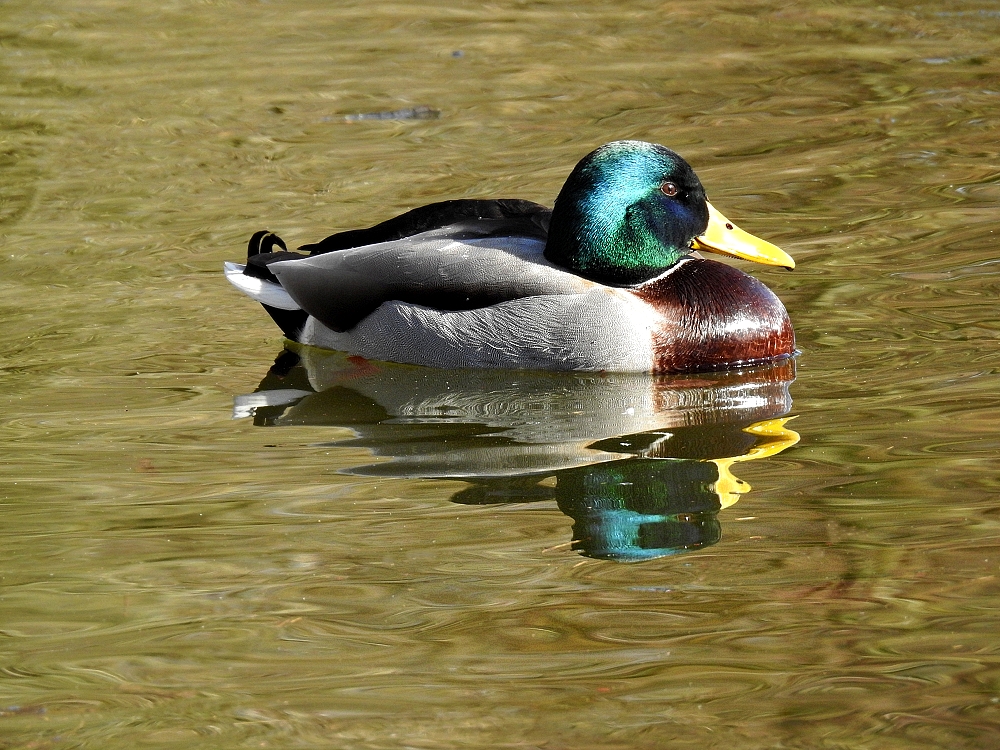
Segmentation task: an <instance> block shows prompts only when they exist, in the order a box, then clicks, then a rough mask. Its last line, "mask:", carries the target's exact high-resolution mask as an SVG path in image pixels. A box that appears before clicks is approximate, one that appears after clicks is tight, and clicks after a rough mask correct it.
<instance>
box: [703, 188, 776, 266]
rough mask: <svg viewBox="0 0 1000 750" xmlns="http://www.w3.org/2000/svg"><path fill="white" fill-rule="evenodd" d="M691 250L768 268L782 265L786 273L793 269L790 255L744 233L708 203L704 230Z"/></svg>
mask: <svg viewBox="0 0 1000 750" xmlns="http://www.w3.org/2000/svg"><path fill="white" fill-rule="evenodd" d="M691 247H692V248H694V249H695V250H705V251H706V252H710V253H719V254H720V255H728V256H730V257H732V258H742V259H743V260H752V261H754V262H756V263H766V264H767V265H769V266H784V267H785V268H787V269H789V270H791V269H793V268H795V261H794V260H792V256H791V255H789V254H788V253H786V252H785V251H784V250H782V249H781V248H780V247H778V246H776V245H772V244H771V243H770V242H765V241H764V240H762V239H760V238H759V237H754V236H753V235H752V234H750V233H749V232H744V231H743V230H742V229H740V228H739V227H738V226H736V225H735V224H733V222H731V221H730V220H729V219H727V218H726V217H725V216H723V215H722V214H721V213H719V211H718V209H716V207H715V206H713V205H712V204H711V203H709V204H708V229H706V230H705V233H704V234H702V235H699V236H698V237H695V238H694V242H692V243H691Z"/></svg>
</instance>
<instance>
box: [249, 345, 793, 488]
mask: <svg viewBox="0 0 1000 750" xmlns="http://www.w3.org/2000/svg"><path fill="white" fill-rule="evenodd" d="M300 354H301V356H302V364H303V365H304V367H305V368H306V371H307V373H308V378H309V385H310V387H311V388H312V389H313V390H315V391H317V392H322V391H325V390H327V389H330V388H333V387H335V386H342V387H344V388H348V389H350V390H351V391H353V392H355V393H357V394H362V395H364V396H366V397H367V398H368V399H370V400H371V401H373V402H375V403H377V404H379V405H380V406H381V407H382V408H383V409H385V411H386V412H387V413H388V415H389V419H388V420H384V421H381V422H380V423H379V429H388V428H389V426H390V425H393V424H396V425H400V429H405V428H403V427H402V425H407V424H413V425H420V424H423V425H434V424H440V425H459V424H467V425H470V426H479V425H482V426H485V427H487V428H488V430H487V431H486V432H485V433H484V432H483V431H481V430H475V431H474V432H473V431H470V433H469V436H468V437H463V438H461V439H458V440H453V441H452V443H451V444H435V445H429V444H428V445H427V446H426V449H425V450H423V451H421V450H420V449H419V446H417V445H412V444H411V445H410V446H409V449H408V450H406V451H399V453H400V454H405V455H397V456H395V457H394V459H393V461H392V463H391V470H388V467H387V466H385V465H384V464H383V470H384V471H385V473H389V474H393V475H395V476H406V475H409V476H453V477H462V476H503V475H517V474H526V473H535V472H546V471H554V470H558V469H565V468H571V467H574V466H582V465H586V464H590V463H595V462H601V461H608V460H612V459H618V458H622V456H623V455H642V454H643V453H644V452H645V451H643V450H642V447H641V446H640V447H636V446H630V445H627V444H626V442H627V441H625V442H622V444H621V451H620V452H608V446H607V445H605V446H604V450H595V449H592V448H590V447H589V446H591V445H592V444H594V443H596V442H597V441H601V440H606V439H608V438H615V437H619V436H628V435H635V434H637V433H651V432H658V433H661V436H660V437H659V441H660V442H662V441H665V440H669V439H670V430H671V429H676V428H678V427H686V426H695V425H711V424H733V423H742V424H750V423H752V422H755V421H760V420H764V419H772V418H774V417H778V416H781V415H784V414H786V413H787V412H788V411H789V409H790V408H791V397H790V396H789V393H788V386H789V383H790V382H791V379H792V377H793V373H794V369H793V366H792V365H791V364H790V363H786V364H784V365H782V366H781V367H780V368H777V369H775V368H772V369H770V370H764V371H757V372H748V373H726V374H718V375H711V374H708V375H698V376H687V377H677V378H669V379H668V378H663V377H655V376H650V375H643V374H609V375H599V374H572V373H544V372H511V371H498V370H451V371H446V370H433V369H428V368H421V367H410V366H405V365H392V364H381V363H379V364H377V365H376V364H374V363H362V364H360V365H359V364H356V363H352V361H351V360H349V359H348V358H347V357H345V356H344V355H342V354H336V353H330V352H324V351H319V350H316V349H310V348H303V349H302V351H301V352H300ZM269 394H273V395H269ZM307 395H309V394H308V392H306V391H302V390H286V391H262V392H259V393H255V394H248V395H247V396H239V397H237V401H236V410H235V414H236V415H237V416H247V415H248V414H249V413H250V411H251V410H252V409H253V407H255V406H264V405H276V404H281V403H289V404H290V406H289V408H288V409H286V411H285V412H284V413H283V414H282V416H281V417H280V418H279V419H278V420H277V424H315V423H316V421H315V420H314V419H311V418H310V415H309V413H308V411H309V407H310V404H309V399H308V398H303V397H304V396H307ZM299 399H302V400H301V401H299ZM296 401H298V403H294V402H296ZM329 423H330V424H336V422H335V421H332V422H329ZM352 429H354V430H355V432H356V434H358V435H359V437H362V436H363V433H364V434H368V433H370V432H371V431H372V430H373V429H374V427H373V428H371V429H364V428H357V427H353V426H352ZM487 436H489V437H492V439H490V440H482V443H483V445H482V447H479V446H477V445H476V443H477V439H482V438H484V437H487ZM497 438H500V439H499V440H498V439H497ZM646 440H647V443H646V444H647V445H648V441H649V437H647V438H646ZM373 447H375V449H376V450H377V451H378V452H379V453H382V454H390V455H391V454H392V453H393V446H391V445H385V446H384V447H382V446H374V445H373ZM710 457H711V456H706V458H710Z"/></svg>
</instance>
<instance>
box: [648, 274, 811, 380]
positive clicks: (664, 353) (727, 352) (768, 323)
mask: <svg viewBox="0 0 1000 750" xmlns="http://www.w3.org/2000/svg"><path fill="white" fill-rule="evenodd" d="M634 294H635V295H636V296H637V297H639V298H640V299H642V300H643V301H645V302H646V303H647V304H649V305H650V306H651V307H653V308H654V309H655V310H656V311H657V312H658V313H659V314H660V315H661V316H662V323H661V325H660V328H659V330H658V331H657V332H656V334H655V335H654V338H653V348H654V366H655V367H656V372H684V371H693V370H716V369H722V368H725V367H734V366H737V365H744V364H754V363H758V362H767V361H773V360H776V359H781V358H784V357H788V356H791V355H792V354H793V353H794V352H795V332H794V331H793V330H792V323H791V321H790V320H789V319H788V313H787V312H785V307H784V305H782V304H781V300H779V299H778V298H777V297H776V296H775V295H774V293H773V292H772V291H771V290H770V289H768V288H767V287H766V286H764V285H763V284H762V283H761V282H759V281H758V280H757V279H755V278H753V277H752V276H748V275H747V274H745V273H743V272H742V271H740V270H738V269H736V268H733V267H732V266H727V265H726V264H724V263H718V262H716V261H712V260H703V259H698V258H692V259H689V260H686V261H683V262H682V263H681V265H680V266H678V267H677V268H676V269H675V270H674V271H673V273H671V274H669V275H668V276H664V277H661V278H658V279H655V280H653V281H650V282H648V283H646V284H644V285H642V286H640V287H638V288H637V289H635V290H634Z"/></svg>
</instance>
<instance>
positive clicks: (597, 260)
mask: <svg viewBox="0 0 1000 750" xmlns="http://www.w3.org/2000/svg"><path fill="white" fill-rule="evenodd" d="M574 213H576V212H574ZM644 213H645V212H643V211H642V210H641V209H639V208H638V207H636V206H631V207H629V209H628V210H627V211H626V212H625V216H623V217H621V218H620V219H618V220H617V221H610V222H609V221H606V220H604V221H602V220H601V218H606V217H598V219H596V220H595V219H589V218H586V217H584V216H581V215H580V214H579V213H576V215H571V216H568V217H567V216H558V215H557V214H555V213H554V214H553V216H552V224H551V226H550V228H549V237H548V241H547V243H546V245H545V257H546V258H547V259H548V260H549V261H551V262H552V263H555V264H556V265H558V266H561V267H563V268H565V269H567V270H569V271H572V272H573V273H575V274H577V275H579V276H583V277H584V278H587V279H591V280H592V281H597V282H600V283H602V284H611V285H615V286H631V285H634V284H641V283H642V282H644V281H648V280H649V279H652V278H655V277H656V276H659V275H660V274H662V273H663V272H664V271H666V270H667V269H668V268H670V267H671V266H673V265H675V264H676V263H677V262H678V261H680V260H681V259H682V258H683V257H684V256H686V255H687V254H688V253H690V252H691V250H690V248H689V247H686V243H684V239H683V238H682V237H670V236H667V237H666V238H665V237H664V231H663V227H662V226H660V227H654V226H653V225H652V222H651V221H650V218H651V217H648V216H646V215H644ZM574 219H575V221H574Z"/></svg>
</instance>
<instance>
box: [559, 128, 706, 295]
mask: <svg viewBox="0 0 1000 750" xmlns="http://www.w3.org/2000/svg"><path fill="white" fill-rule="evenodd" d="M708 218H709V214H708V204H707V202H706V200H705V189H704V188H703V187H702V185H701V181H700V180H699V179H698V176H697V175H696V174H695V173H694V170H693V169H691V167H690V165H688V163H687V162H686V161H684V159H682V158H681V157H680V156H679V155H678V154H676V153H674V152H673V151H671V150H670V149H668V148H664V147H663V146H659V145H657V144H655V143H646V142H644V141H615V142H613V143H608V144H605V145H604V146H601V147H600V148H599V149H597V150H596V151H593V152H591V153H590V154H588V155H587V156H586V157H584V159H583V160H582V161H581V162H580V163H579V164H577V165H576V168H575V169H574V170H573V172H572V174H570V176H569V178H568V179H567V180H566V184H565V185H563V188H562V190H561V191H560V193H559V197H558V198H556V203H555V207H554V208H553V210H552V223H551V225H550V227H549V239H548V243H547V244H546V246H545V257H546V258H548V259H549V260H550V261H551V262H553V263H555V264H557V265H559V266H562V267H563V268H566V269H568V270H570V271H573V272H574V273H576V274H578V275H580V276H584V277H586V278H589V279H593V280H594V281H599V282H602V283H604V284H622V285H627V284H637V283H639V282H642V281H645V280H646V279H650V278H653V277H654V276H658V275H659V274H661V273H663V272H664V271H665V270H667V269H668V268H670V267H671V266H672V265H674V264H675V263H677V262H678V261H679V260H680V259H681V258H683V257H684V256H685V255H687V254H688V253H690V252H691V241H692V240H693V239H694V238H695V237H697V236H698V235H700V234H702V233H703V232H704V231H705V229H706V227H707V226H708Z"/></svg>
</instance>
